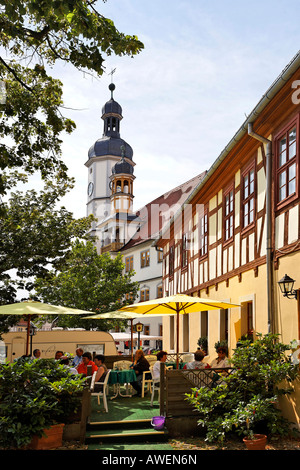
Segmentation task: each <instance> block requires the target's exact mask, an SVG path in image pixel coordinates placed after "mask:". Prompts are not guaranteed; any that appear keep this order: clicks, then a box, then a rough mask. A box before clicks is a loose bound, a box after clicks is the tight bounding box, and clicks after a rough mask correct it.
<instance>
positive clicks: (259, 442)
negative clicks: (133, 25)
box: [243, 434, 267, 450]
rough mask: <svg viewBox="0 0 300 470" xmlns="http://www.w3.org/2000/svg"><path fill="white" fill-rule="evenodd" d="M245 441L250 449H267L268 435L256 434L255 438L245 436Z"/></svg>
mask: <svg viewBox="0 0 300 470" xmlns="http://www.w3.org/2000/svg"><path fill="white" fill-rule="evenodd" d="M243 442H244V443H245V444H246V447H247V449H248V450H265V448H266V443H267V436H265V435H264V434H254V438H253V439H250V438H248V437H244V439H243Z"/></svg>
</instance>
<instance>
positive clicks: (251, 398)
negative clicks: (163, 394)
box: [187, 334, 299, 441]
mask: <svg viewBox="0 0 300 470" xmlns="http://www.w3.org/2000/svg"><path fill="white" fill-rule="evenodd" d="M257 338H258V339H257V340H256V341H255V342H254V343H253V342H251V340H241V341H240V342H239V347H238V348H237V349H236V350H235V351H234V354H233V356H232V358H231V362H232V365H233V368H234V371H233V373H232V374H231V375H229V376H228V377H227V378H224V379H223V380H222V385H217V386H216V387H215V388H213V389H211V390H210V389H207V388H201V389H199V390H197V389H193V390H192V393H191V394H187V400H188V401H189V402H190V403H191V404H192V405H194V407H195V409H196V410H197V411H198V412H199V414H200V419H199V421H198V423H199V425H201V426H203V427H204V428H205V429H206V438H207V440H209V441H214V440H219V441H223V440H224V439H225V438H226V436H227V435H228V434H229V433H236V434H238V435H243V436H251V435H253V433H254V432H260V431H261V430H262V429H263V431H264V432H266V433H270V434H281V435H287V434H288V433H289V430H290V426H289V425H290V423H289V422H288V421H287V420H286V419H285V418H283V416H282V415H281V411H280V410H279V409H278V407H276V404H277V401H278V396H279V395H281V394H287V393H290V392H291V391H292V388H291V387H290V386H288V387H286V388H279V384H281V385H282V381H283V380H286V381H287V382H292V381H293V380H294V379H295V378H296V377H297V375H298V371H299V366H298V365H293V364H291V363H290V362H289V360H288V359H287V357H286V354H285V353H286V351H288V350H290V349H291V346H290V345H285V344H282V343H280V342H279V341H278V335H271V334H268V335H265V336H263V335H261V334H258V335H257Z"/></svg>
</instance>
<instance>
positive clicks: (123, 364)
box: [113, 360, 132, 370]
mask: <svg viewBox="0 0 300 470" xmlns="http://www.w3.org/2000/svg"><path fill="white" fill-rule="evenodd" d="M131 364H132V362H131V361H125V360H124V361H116V362H114V363H113V369H115V368H118V369H119V370H128V369H129V368H130V366H131Z"/></svg>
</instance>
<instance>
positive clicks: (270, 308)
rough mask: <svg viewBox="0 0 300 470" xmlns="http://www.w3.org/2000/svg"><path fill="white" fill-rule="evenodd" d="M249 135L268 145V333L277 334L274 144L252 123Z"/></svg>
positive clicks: (249, 125) (249, 124)
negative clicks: (272, 189)
mask: <svg viewBox="0 0 300 470" xmlns="http://www.w3.org/2000/svg"><path fill="white" fill-rule="evenodd" d="M248 134H249V135H250V136H251V137H253V138H254V139H256V140H258V141H259V142H262V143H263V144H266V147H267V149H266V232H267V234H266V259H267V302H268V333H275V331H274V330H275V328H274V316H273V312H274V299H273V259H272V258H273V257H272V212H271V187H272V142H271V140H269V139H266V138H265V137H262V136H261V135H259V134H256V132H254V131H253V124H252V122H250V123H248Z"/></svg>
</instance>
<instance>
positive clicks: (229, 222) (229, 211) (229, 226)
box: [224, 189, 233, 241]
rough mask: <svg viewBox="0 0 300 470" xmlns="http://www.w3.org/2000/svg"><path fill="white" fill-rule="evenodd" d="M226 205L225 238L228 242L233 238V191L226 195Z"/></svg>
mask: <svg viewBox="0 0 300 470" xmlns="http://www.w3.org/2000/svg"><path fill="white" fill-rule="evenodd" d="M224 205H225V207H224V213H225V217H224V238H225V241H227V240H230V239H231V238H232V237H233V189H232V190H231V191H229V192H228V193H227V194H226V195H225V199H224Z"/></svg>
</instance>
